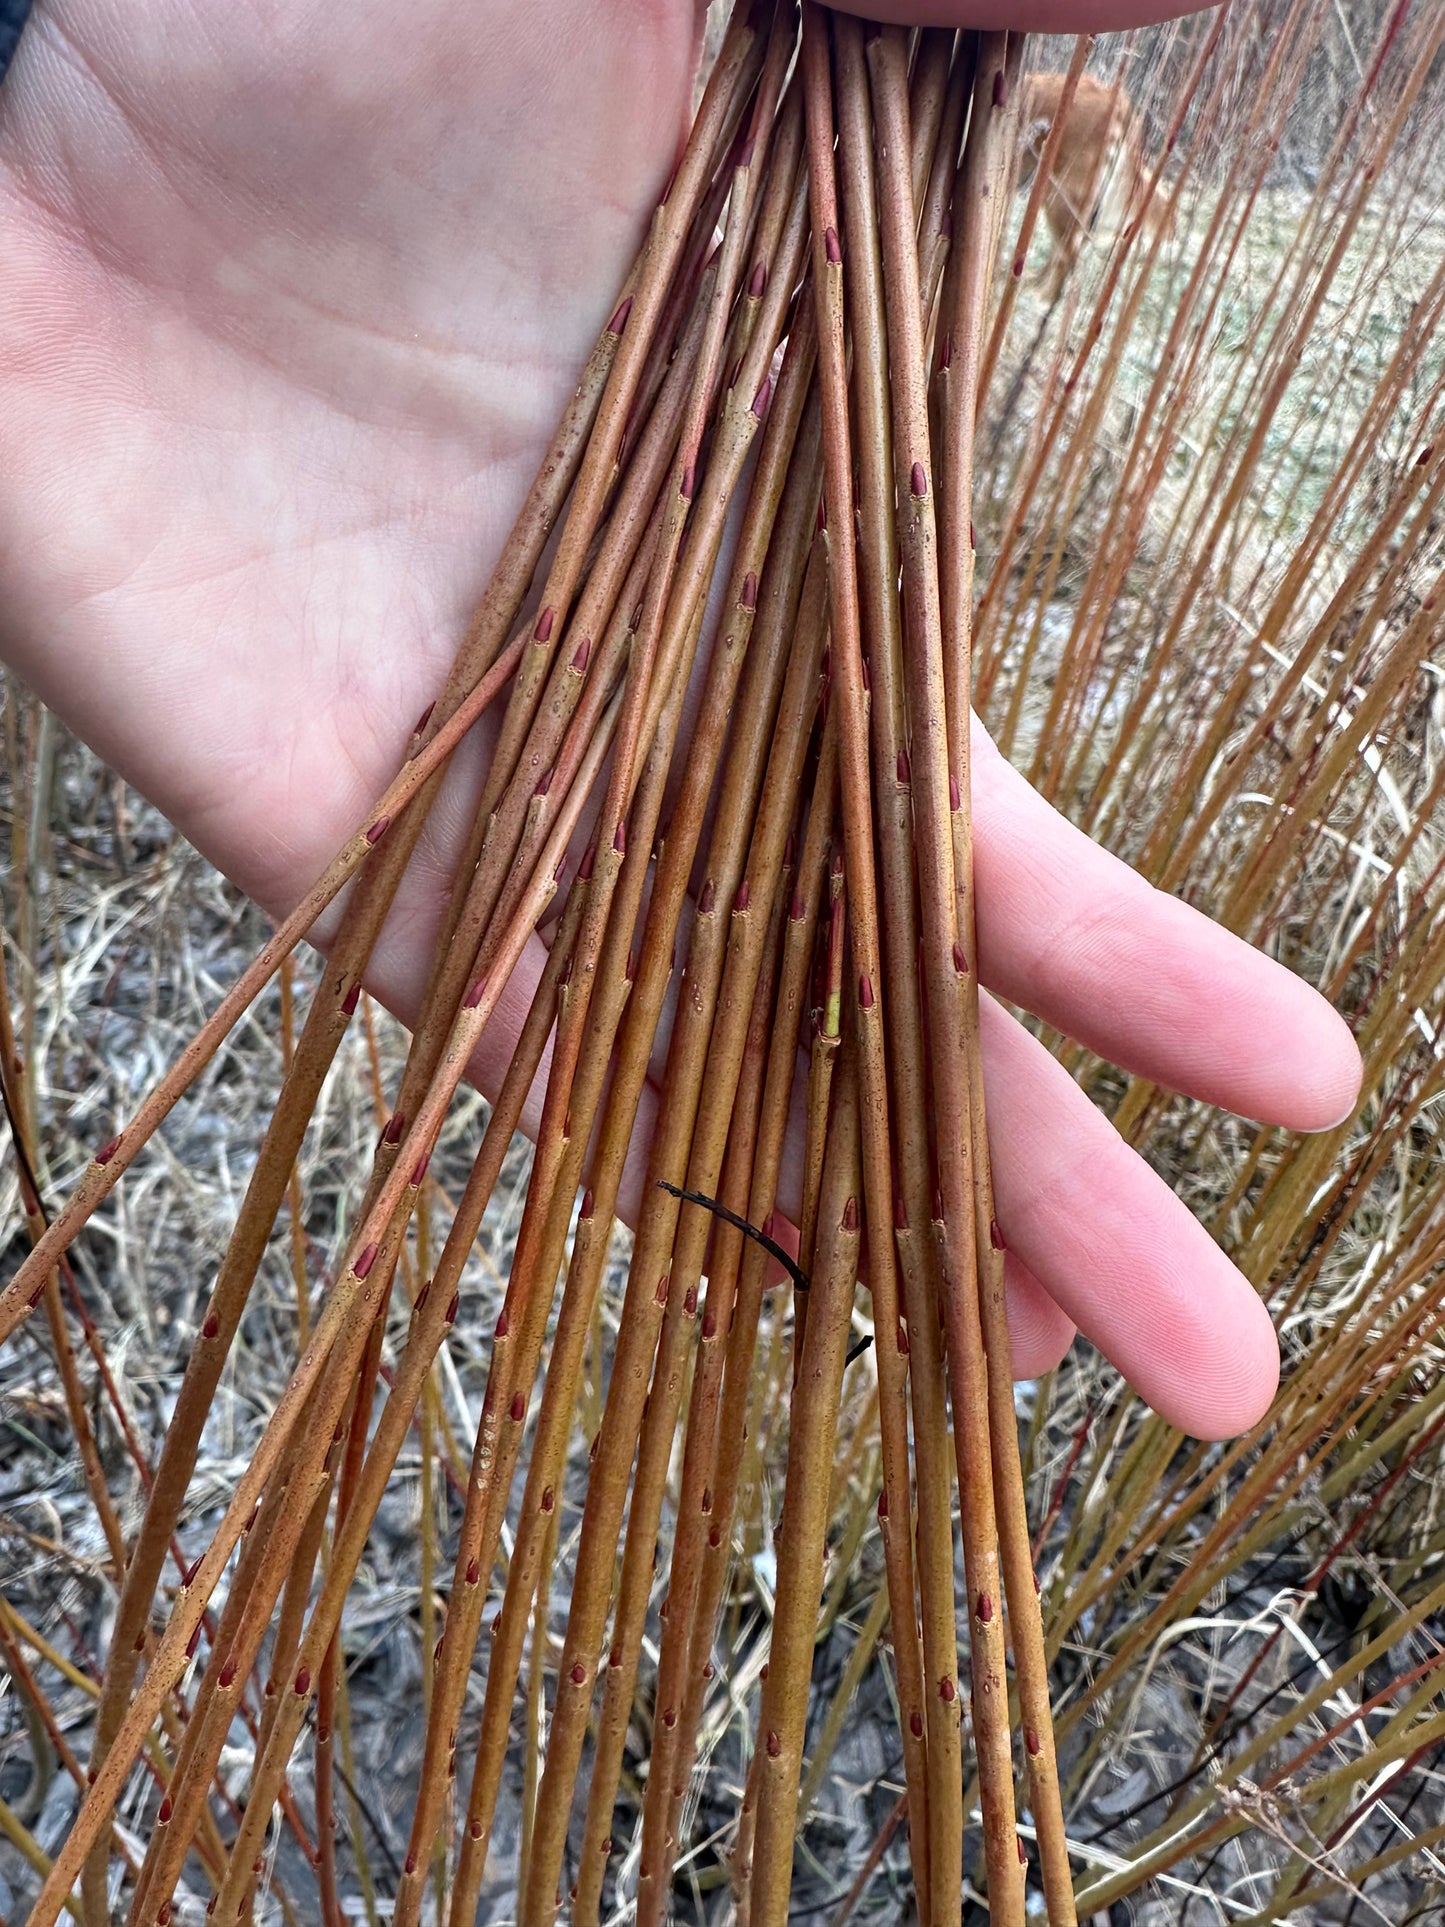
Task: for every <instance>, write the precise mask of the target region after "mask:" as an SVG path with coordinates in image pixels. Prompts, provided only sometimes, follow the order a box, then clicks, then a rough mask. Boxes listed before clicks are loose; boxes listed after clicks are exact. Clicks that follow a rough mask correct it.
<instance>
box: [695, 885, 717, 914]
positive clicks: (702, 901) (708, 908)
mask: <svg viewBox="0 0 1445 1927" xmlns="http://www.w3.org/2000/svg"><path fill="white" fill-rule="evenodd" d="M716 905H717V885H716V884H715V883H714V882H713V880H712V878H711V877H709V878H708V879H707V881H706V882H705V883H704V884H703V886H702V895H701V896H700V897H699V898H698V900H697V914H698V915H699V916H700V917H710V916H711V915H712V913H713V910H714V909H715V907H716Z"/></svg>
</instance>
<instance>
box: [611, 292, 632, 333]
mask: <svg viewBox="0 0 1445 1927" xmlns="http://www.w3.org/2000/svg"><path fill="white" fill-rule="evenodd" d="M631 313H632V296H631V295H628V297H627V299H626V300H625V301H621V302H619V303H618V305H617V312H616V314H614V315H613V317H612V319H611V320H610V321H609V322H608V324H607V333H608V334H610V335H620V334H621V333H622V330H623V329H624V328H625V327H626V326H627V317H628V316H629V315H630V314H631Z"/></svg>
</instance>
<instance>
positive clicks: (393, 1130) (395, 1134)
mask: <svg viewBox="0 0 1445 1927" xmlns="http://www.w3.org/2000/svg"><path fill="white" fill-rule="evenodd" d="M405 1131H406V1113H405V1112H404V1111H393V1112H392V1114H391V1116H390V1117H389V1118H388V1119H387V1120H386V1129H385V1130H384V1131H383V1132H382V1134H381V1141H382V1143H383V1144H400V1143H401V1140H402V1137H403V1135H404V1134H405Z"/></svg>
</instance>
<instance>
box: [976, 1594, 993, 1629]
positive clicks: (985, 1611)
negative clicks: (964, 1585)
mask: <svg viewBox="0 0 1445 1927" xmlns="http://www.w3.org/2000/svg"><path fill="white" fill-rule="evenodd" d="M973 1610H974V1613H975V1616H976V1617H977V1619H978V1621H979V1624H980V1625H983V1626H986V1625H987V1624H988V1623H989V1621H990V1620H991V1619H992V1618H993V1601H992V1600H991V1599H990V1598H989V1596H988V1594H987V1593H986V1592H981V1593H980V1594H979V1596H978V1600H977V1603H976V1604H975V1606H974V1609H973Z"/></svg>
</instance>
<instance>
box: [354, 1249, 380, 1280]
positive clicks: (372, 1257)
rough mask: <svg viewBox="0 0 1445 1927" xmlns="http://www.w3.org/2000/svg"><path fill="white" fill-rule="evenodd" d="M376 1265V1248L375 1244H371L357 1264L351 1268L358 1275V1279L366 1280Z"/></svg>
mask: <svg viewBox="0 0 1445 1927" xmlns="http://www.w3.org/2000/svg"><path fill="white" fill-rule="evenodd" d="M375 1263H376V1246H375V1245H374V1244H369V1245H367V1246H366V1248H365V1249H364V1250H363V1252H362V1254H361V1256H360V1257H359V1258H358V1259H357V1261H356V1263H355V1264H354V1265H353V1266H352V1267H351V1269H352V1270H353V1271H354V1272H355V1273H356V1275H357V1277H358V1278H364V1277H365V1276H366V1275H367V1273H368V1272H369V1271H370V1270H371V1267H372V1266H373V1265H374V1264H375Z"/></svg>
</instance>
